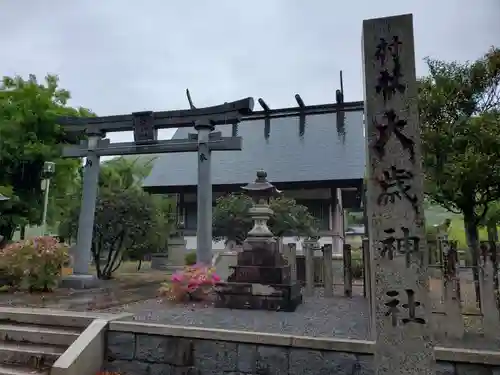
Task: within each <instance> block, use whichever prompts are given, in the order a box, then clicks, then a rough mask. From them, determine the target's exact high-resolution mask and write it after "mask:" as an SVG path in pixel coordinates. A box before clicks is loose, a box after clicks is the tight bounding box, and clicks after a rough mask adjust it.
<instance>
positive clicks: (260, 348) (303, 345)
mask: <svg viewBox="0 0 500 375" xmlns="http://www.w3.org/2000/svg"><path fill="white" fill-rule="evenodd" d="M126 325H130V326H131V329H129V331H132V332H126V331H125V329H123V328H124V326H126ZM141 325H143V327H142V328H144V329H142V328H141ZM117 326H121V327H119V328H120V330H116V328H118V327H117ZM155 326H156V327H155ZM184 330H185V331H186V332H185V333H186V335H182V336H184V337H180V336H181V335H179V334H178V335H175V336H174V335H165V334H164V333H165V331H171V332H172V333H174V332H176V333H181V332H183V331H184ZM140 331H145V332H140ZM226 332H227V333H226ZM154 333H158V334H154ZM185 336H187V337H185ZM226 336H227V341H226ZM237 336H241V340H242V342H238V341H235V339H236V338H237ZM204 337H206V338H205V339H204ZM251 341H254V342H251ZM292 341H294V340H293V338H292V337H291V336H286V335H270V334H262V333H259V334H257V333H250V332H235V331H225V330H209V329H202V328H194V327H173V328H172V327H171V326H162V325H153V324H144V323H136V322H134V323H129V322H115V323H111V324H110V331H109V332H108V336H107V351H108V353H107V362H106V363H105V369H106V370H108V371H116V372H118V373H120V374H121V375H146V374H147V375H167V374H175V375H181V374H184V375H222V374H226V375H244V374H245V375H275V374H277V375H321V374H341V375H370V374H373V373H374V372H373V364H372V358H373V357H372V355H371V354H369V352H370V351H371V345H372V343H370V342H363V341H354V340H353V341H351V340H329V339H320V338H296V339H295V342H296V343H297V345H290V343H291V342H292ZM268 342H272V343H280V342H283V343H284V342H288V345H266V343H268ZM307 346H310V347H312V349H311V348H307ZM322 347H323V348H322ZM327 347H329V348H328V349H325V348H327ZM335 347H336V348H335ZM356 347H359V350H360V351H361V353H356V352H355V351H354V350H353V349H356ZM331 348H335V349H337V350H331ZM342 348H344V350H338V349H342ZM442 350H444V349H442ZM446 350H447V351H448V352H445V353H444V355H443V353H441V354H439V353H437V357H438V365H437V369H436V370H437V371H436V373H437V375H500V362H499V363H496V361H498V359H499V358H496V357H495V358H494V360H493V362H492V361H491V360H482V359H479V357H478V360H480V361H481V362H485V363H488V362H490V364H481V362H479V363H466V362H459V359H460V358H462V359H465V360H466V361H467V360H469V361H470V359H471V358H475V357H474V356H471V353H472V352H470V351H464V350H463V349H462V351H463V352H464V353H465V355H462V354H463V353H462V354H461V353H460V352H456V353H454V352H452V351H451V350H449V349H446ZM446 350H445V351H446ZM467 352H468V353H467ZM489 353H491V352H489ZM439 357H446V358H457V360H456V361H451V360H439V359H440V358H439ZM492 363H495V364H492Z"/></svg>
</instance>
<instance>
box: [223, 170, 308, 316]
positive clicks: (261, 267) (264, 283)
mask: <svg viewBox="0 0 500 375" xmlns="http://www.w3.org/2000/svg"><path fill="white" fill-rule="evenodd" d="M266 178H267V174H266V172H264V171H258V172H257V179H256V180H255V182H254V183H250V184H248V185H246V186H244V187H243V188H242V189H243V190H245V191H246V192H247V193H248V194H249V195H251V196H252V197H253V198H254V201H255V204H254V206H253V207H252V208H251V209H250V211H249V214H250V216H251V217H252V219H253V221H254V226H253V228H252V229H251V230H250V232H248V237H247V238H246V240H245V242H244V244H243V250H242V251H241V252H238V255H237V258H238V259H237V265H236V266H232V267H230V268H231V269H232V270H233V273H232V274H231V275H230V276H229V277H228V282H227V283H221V284H220V285H219V286H218V287H217V290H216V292H217V300H216V304H215V306H216V307H226V308H232V309H259V310H274V311H295V309H296V307H297V306H298V305H299V304H300V303H301V302H302V294H301V290H300V289H301V288H300V285H299V284H298V283H297V282H296V281H294V280H292V277H291V266H290V265H289V264H287V261H286V260H285V259H284V258H283V255H282V254H281V253H280V251H279V246H278V243H277V241H276V239H275V237H274V235H273V233H271V231H270V230H269V228H268V226H267V221H268V220H269V218H270V217H271V215H272V214H273V211H272V210H271V209H270V208H269V204H268V200H269V198H270V197H271V196H273V195H276V194H277V193H279V192H278V191H277V190H276V188H275V187H274V186H273V185H272V184H270V183H269V182H268V181H267V179H266Z"/></svg>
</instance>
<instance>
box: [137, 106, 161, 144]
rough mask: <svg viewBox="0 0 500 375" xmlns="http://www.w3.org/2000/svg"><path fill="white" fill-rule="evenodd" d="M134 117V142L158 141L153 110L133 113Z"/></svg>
mask: <svg viewBox="0 0 500 375" xmlns="http://www.w3.org/2000/svg"><path fill="white" fill-rule="evenodd" d="M133 116H134V117H133V118H134V142H136V143H144V142H146V143H147V142H152V141H156V139H157V135H156V129H155V128H154V114H153V112H138V113H134V114H133Z"/></svg>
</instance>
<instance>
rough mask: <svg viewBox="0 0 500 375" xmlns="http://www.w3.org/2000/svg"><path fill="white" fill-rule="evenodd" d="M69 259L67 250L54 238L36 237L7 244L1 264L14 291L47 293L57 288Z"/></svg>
mask: <svg viewBox="0 0 500 375" xmlns="http://www.w3.org/2000/svg"><path fill="white" fill-rule="evenodd" d="M67 260H68V248H67V247H66V246H65V245H63V244H60V243H59V242H58V241H57V240H56V239H55V238H53V237H48V236H46V237H35V238H31V239H28V240H24V241H19V242H14V243H11V244H9V245H7V246H6V247H5V248H3V249H2V251H1V252H0V265H1V268H2V270H3V272H5V273H6V274H7V275H8V276H9V277H10V278H11V280H12V283H13V286H14V287H16V288H17V289H21V290H28V291H30V292H33V291H43V292H45V291H50V290H52V289H53V288H54V287H56V286H57V282H58V281H59V277H60V275H61V269H62V266H63V265H64V263H66V262H67Z"/></svg>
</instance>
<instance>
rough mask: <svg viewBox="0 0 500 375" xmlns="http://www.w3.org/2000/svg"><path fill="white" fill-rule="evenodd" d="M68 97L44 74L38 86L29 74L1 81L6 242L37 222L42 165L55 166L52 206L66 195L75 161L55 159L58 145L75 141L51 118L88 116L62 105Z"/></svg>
mask: <svg viewBox="0 0 500 375" xmlns="http://www.w3.org/2000/svg"><path fill="white" fill-rule="evenodd" d="M69 98H70V94H69V92H68V91H66V90H63V89H61V88H59V86H58V78H57V77H56V76H51V75H48V76H47V77H45V82H43V83H39V82H38V81H37V79H36V77H35V76H34V75H30V76H29V78H28V79H27V80H24V79H23V78H22V77H19V76H17V77H14V78H11V77H4V78H3V80H2V82H1V83H0V186H3V187H4V188H5V189H7V190H10V191H11V195H10V198H11V199H10V201H9V202H6V203H5V204H4V205H2V206H1V210H2V212H1V215H0V234H2V235H3V236H5V237H6V238H7V239H11V238H12V235H13V233H14V231H15V230H16V228H17V227H18V226H19V225H27V224H40V222H41V216H42V206H43V198H42V192H41V186H40V183H41V173H42V168H43V164H44V162H45V161H52V162H55V163H56V174H55V176H54V177H53V179H52V184H51V196H52V197H53V200H52V201H53V202H55V203H57V202H58V198H59V197H61V196H64V195H66V193H67V185H68V183H71V181H72V180H73V178H74V175H75V172H76V171H77V169H78V167H79V160H65V159H61V146H60V144H62V143H66V142H69V141H75V139H71V138H70V137H69V136H68V135H65V134H64V132H63V131H62V129H61V128H60V127H59V126H58V125H57V124H56V117H57V116H91V115H92V113H90V112H89V111H88V110H86V109H84V108H78V109H75V108H72V107H69V106H67V101H68V99H69ZM49 217H50V216H49Z"/></svg>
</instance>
